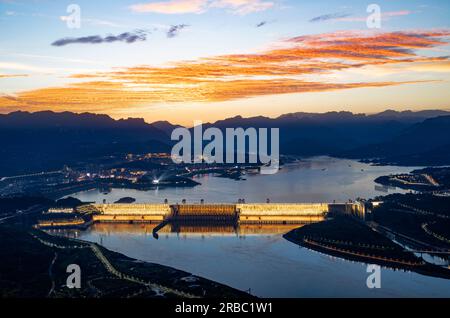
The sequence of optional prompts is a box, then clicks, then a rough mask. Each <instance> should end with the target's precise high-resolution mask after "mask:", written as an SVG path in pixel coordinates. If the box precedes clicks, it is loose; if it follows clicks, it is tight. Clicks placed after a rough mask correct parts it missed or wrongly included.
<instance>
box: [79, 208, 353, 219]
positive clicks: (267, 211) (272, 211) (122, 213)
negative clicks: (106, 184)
mask: <svg viewBox="0 0 450 318" xmlns="http://www.w3.org/2000/svg"><path fill="white" fill-rule="evenodd" d="M330 206H331V205H330V204H328V203H317V204H316V203H295V204H293V203H286V204H281V203H280V204H275V203H270V204H264V203H261V204H259V203H253V204H182V205H168V204H91V205H85V206H82V207H80V208H78V210H79V211H80V212H81V211H82V212H83V213H89V214H92V219H93V221H94V222H124V223H134V222H147V223H160V222H163V221H166V222H169V221H173V222H193V223H195V222H202V221H203V222H206V221H211V222H217V223H243V224H297V223H299V224H300V223H309V222H319V221H322V220H323V219H324V218H325V217H326V215H327V214H328V213H329V212H330ZM343 206H345V207H346V205H343ZM344 210H348V209H347V208H344Z"/></svg>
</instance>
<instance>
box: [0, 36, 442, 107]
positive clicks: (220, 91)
mask: <svg viewBox="0 0 450 318" xmlns="http://www.w3.org/2000/svg"><path fill="white" fill-rule="evenodd" d="M448 36H450V31H432V32H425V31H422V32H419V31H417V32H394V33H361V32H338V33H332V34H321V35H310V36H301V37H295V38H291V39H287V40H285V41H284V42H283V43H282V44H283V45H282V46H281V47H280V46H279V47H277V48H273V49H270V50H267V51H264V52H260V53H255V54H232V55H222V56H215V57H209V58H201V59H198V60H194V61H181V62H176V63H172V64H170V65H167V66H166V67H152V66H137V67H132V68H125V69H119V70H114V71H110V72H103V73H96V74H75V75H73V76H71V77H72V78H73V79H75V80H80V82H76V83H74V84H71V85H68V86H66V87H55V88H45V89H39V90H33V91H28V92H21V93H18V94H17V95H16V96H0V109H3V110H6V109H7V110H11V109H14V108H16V109H28V110H41V109H52V110H71V111H76V112H82V111H91V112H106V113H108V112H112V111H118V110H124V109H127V107H139V106H148V105H152V104H157V103H171V102H179V103H182V102H221V101H229V100H235V99H242V98H249V97H256V96H265V95H277V94H288V93H304V92H323V91H331V90H342V89H352V88H361V87H383V86H392V85H400V84H410V83H417V82H418V81H414V80H410V81H407V82H394V81H387V82H386V81H383V82H357V83H328V82H324V81H321V80H320V79H321V78H320V75H322V74H328V73H332V72H339V71H344V70H349V69H357V68H363V67H365V66H387V65H404V66H406V67H408V66H410V67H412V66H414V65H417V66H419V67H423V65H426V68H425V69H424V71H426V69H433V65H434V64H436V65H447V64H448V61H449V59H448V58H447V57H427V56H422V55H419V54H418V53H417V50H418V49H432V48H435V47H437V46H442V45H446V44H447V42H446V41H445V39H446V38H447V37H448ZM307 75H315V76H316V78H317V80H314V81H311V80H307V79H306V76H307ZM308 78H311V77H308Z"/></svg>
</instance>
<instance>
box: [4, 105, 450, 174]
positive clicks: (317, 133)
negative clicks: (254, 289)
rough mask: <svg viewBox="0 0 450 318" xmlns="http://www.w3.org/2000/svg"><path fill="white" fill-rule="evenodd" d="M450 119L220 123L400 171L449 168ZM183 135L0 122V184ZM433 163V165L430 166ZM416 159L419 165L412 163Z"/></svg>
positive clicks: (100, 123) (36, 117)
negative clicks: (270, 131)
mask: <svg viewBox="0 0 450 318" xmlns="http://www.w3.org/2000/svg"><path fill="white" fill-rule="evenodd" d="M449 118H450V112H446V111H441V110H427V111H419V112H411V111H404V112H396V111H392V110H388V111H385V112H382V113H379V114H373V115H366V114H353V113H351V112H328V113H323V114H316V113H304V112H299V113H291V114H285V115H281V116H279V117H277V118H268V117H264V116H257V117H251V118H243V117H241V116H236V117H233V118H227V119H224V120H219V121H216V122H215V123H206V124H204V128H205V129H206V128H208V127H211V126H214V127H218V128H220V129H225V128H233V127H243V128H248V127H255V128H272V127H274V128H275V127H276V128H279V129H280V149H281V153H283V154H296V155H303V156H312V155H331V156H340V157H351V158H358V159H367V158H374V157H376V158H380V159H382V161H383V160H384V162H395V163H398V164H414V165H416V164H417V163H420V162H421V164H424V165H428V164H450V154H449V150H448V149H449V147H448V145H450V140H449V139H448V136H450V131H449V128H450V122H449ZM178 127H181V126H179V125H173V124H171V123H170V122H167V121H157V122H154V123H151V124H149V123H146V122H145V121H144V120H143V119H140V118H128V119H121V120H114V119H112V118H111V117H109V116H108V115H97V114H91V113H82V114H76V113H71V112H62V113H55V112H51V111H42V112H35V113H30V112H23V111H19V112H13V113H10V114H5V115H2V114H0V158H2V160H0V176H6V175H15V174H21V173H27V172H37V171H45V170H52V169H58V168H61V167H62V166H63V165H64V164H68V165H74V164H77V163H82V162H86V161H90V160H93V159H96V158H102V157H108V156H111V155H121V154H126V153H130V152H131V153H146V152H160V151H166V152H170V149H171V144H172V143H173V142H172V141H171V140H170V134H171V132H172V130H173V129H175V128H178ZM427 157H428V158H430V160H428V161H429V163H426V162H427ZM413 159H414V160H413Z"/></svg>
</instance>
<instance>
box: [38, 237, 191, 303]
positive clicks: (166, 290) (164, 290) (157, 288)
mask: <svg viewBox="0 0 450 318" xmlns="http://www.w3.org/2000/svg"><path fill="white" fill-rule="evenodd" d="M30 235H31V236H33V237H34V238H35V239H37V240H38V241H39V242H41V243H42V244H44V245H46V246H49V247H52V248H57V249H83V248H90V249H91V250H92V252H93V253H94V255H95V256H96V257H97V259H98V260H99V261H100V262H101V263H102V264H103V266H104V267H105V268H106V270H107V271H108V272H109V273H110V274H112V275H113V276H115V277H118V278H120V279H124V280H127V281H129V282H132V283H136V284H140V285H144V286H145V287H148V288H150V289H152V290H153V291H154V292H155V293H156V294H174V295H176V296H178V297H181V298H200V297H199V296H195V295H192V294H189V293H185V292H183V291H179V290H177V289H173V288H170V287H166V286H162V285H159V284H156V283H152V282H146V281H144V280H143V279H139V278H136V277H134V276H131V275H127V274H124V273H122V272H120V271H119V270H117V269H116V268H115V267H114V266H113V265H112V264H111V262H110V261H109V260H108V258H107V257H106V256H105V255H104V254H103V252H102V251H101V249H100V248H99V247H98V246H97V245H96V244H94V243H91V242H85V241H80V240H74V239H69V240H70V241H72V242H74V243H76V244H77V245H73V246H69V245H58V244H54V243H52V242H49V241H46V240H43V239H41V238H40V237H38V236H36V235H34V234H33V233H30Z"/></svg>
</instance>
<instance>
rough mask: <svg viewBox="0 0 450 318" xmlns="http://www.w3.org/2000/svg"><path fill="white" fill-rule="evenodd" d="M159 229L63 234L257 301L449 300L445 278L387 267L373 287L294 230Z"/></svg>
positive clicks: (357, 269)
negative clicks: (302, 243) (289, 235)
mask: <svg viewBox="0 0 450 318" xmlns="http://www.w3.org/2000/svg"><path fill="white" fill-rule="evenodd" d="M155 226H156V225H154V224H135V225H132V224H95V225H93V226H92V227H91V228H90V229H88V230H86V231H65V232H63V231H59V232H58V233H59V234H60V235H67V236H71V237H77V238H79V239H82V240H87V241H91V242H96V243H99V244H101V245H103V246H105V247H106V248H108V249H110V250H113V251H116V252H119V253H122V254H125V255H127V256H129V257H132V258H135V259H139V260H143V261H147V262H152V263H158V264H162V265H166V266H170V267H174V268H177V269H181V270H184V271H187V272H190V273H193V274H194V275H198V276H202V277H205V278H208V279H211V280H214V281H218V282H220V283H223V284H226V285H229V286H232V287H234V288H237V289H240V290H248V289H251V290H252V293H253V294H254V295H256V296H260V297H450V284H449V283H448V280H445V279H439V278H433V277H428V276H423V275H420V274H416V273H412V272H405V271H403V270H395V269H388V268H383V269H382V288H381V289H378V290H370V289H368V288H367V286H366V280H367V276H368V274H367V265H366V264H363V263H358V262H352V261H346V260H343V259H340V258H336V257H332V256H329V255H326V254H322V253H318V252H314V251H311V250H309V249H306V248H301V247H298V246H297V245H295V244H292V243H290V242H288V241H286V240H285V239H284V238H283V237H282V234H284V233H286V232H288V231H290V230H291V229H293V228H295V227H297V226H296V225H243V226H239V227H237V228H234V227H232V226H225V227H211V226H208V227H204V226H202V227H198V226H178V227H171V226H167V227H165V228H164V229H162V230H161V232H160V236H159V239H158V240H156V239H154V238H153V235H152V233H153V229H154V228H155Z"/></svg>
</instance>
